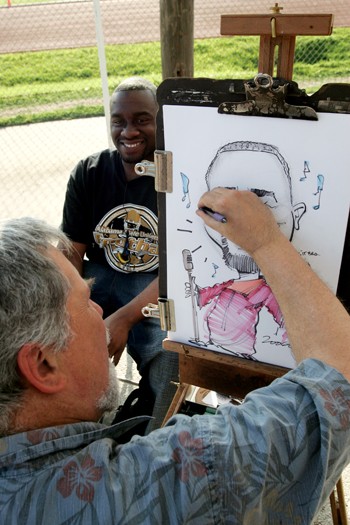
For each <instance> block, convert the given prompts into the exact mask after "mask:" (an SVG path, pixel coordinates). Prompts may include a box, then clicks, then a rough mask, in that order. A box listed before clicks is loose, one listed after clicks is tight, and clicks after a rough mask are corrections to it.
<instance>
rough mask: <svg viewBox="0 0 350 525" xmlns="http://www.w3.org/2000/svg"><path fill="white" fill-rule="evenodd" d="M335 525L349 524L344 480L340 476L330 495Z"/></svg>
mask: <svg viewBox="0 0 350 525" xmlns="http://www.w3.org/2000/svg"><path fill="white" fill-rule="evenodd" d="M329 499H330V504H331V511H332V519H333V525H348V518H347V513H346V506H345V498H344V488H343V481H342V479H341V478H340V479H339V481H338V483H337V484H336V486H335V488H334V490H333V492H332V493H331V495H330V497H329Z"/></svg>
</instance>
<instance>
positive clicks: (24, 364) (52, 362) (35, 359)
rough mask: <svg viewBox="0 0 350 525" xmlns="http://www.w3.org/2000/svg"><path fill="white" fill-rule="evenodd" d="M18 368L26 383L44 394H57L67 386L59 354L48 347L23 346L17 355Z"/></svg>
mask: <svg viewBox="0 0 350 525" xmlns="http://www.w3.org/2000/svg"><path fill="white" fill-rule="evenodd" d="M17 366H18V369H19V372H20V374H21V375H22V376H23V378H24V379H25V380H26V382H27V383H28V384H29V385H31V386H32V387H33V388H35V389H36V390H38V391H39V392H42V393H44V394H56V393H58V392H60V391H61V390H63V388H64V386H65V384H66V379H65V375H64V374H63V373H62V371H61V369H60V367H59V362H58V359H57V354H55V352H53V351H52V350H51V349H49V348H47V347H42V346H40V345H38V344H36V343H28V344H25V345H23V346H22V348H21V349H20V351H19V352H18V355H17Z"/></svg>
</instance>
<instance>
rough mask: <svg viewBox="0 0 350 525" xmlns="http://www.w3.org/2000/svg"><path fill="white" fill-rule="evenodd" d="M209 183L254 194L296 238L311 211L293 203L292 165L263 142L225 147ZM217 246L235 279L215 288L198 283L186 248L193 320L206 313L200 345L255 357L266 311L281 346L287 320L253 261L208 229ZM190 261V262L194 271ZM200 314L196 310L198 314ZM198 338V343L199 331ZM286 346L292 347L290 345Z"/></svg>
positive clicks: (210, 186)
mask: <svg viewBox="0 0 350 525" xmlns="http://www.w3.org/2000/svg"><path fill="white" fill-rule="evenodd" d="M205 180H206V184H207V188H208V190H211V189H213V188H215V187H226V188H232V189H239V190H249V191H252V192H254V193H255V194H256V195H257V196H258V197H259V198H260V199H261V200H262V201H263V202H264V203H265V204H266V205H267V206H269V207H270V208H271V210H272V212H273V214H274V215H275V218H276V220H277V223H278V225H279V227H280V228H281V230H282V231H283V232H284V233H285V235H286V236H287V237H288V238H289V239H290V240H291V239H292V237H293V232H294V230H298V229H299V222H300V219H301V217H302V216H303V215H304V213H305V211H306V206H305V203H303V202H300V203H297V204H293V195H292V185H291V177H290V170H289V166H288V164H287V162H286V160H285V159H284V157H283V156H282V155H281V153H280V152H279V150H278V148H277V147H275V146H273V145H271V144H265V143H261V142H252V141H237V142H231V143H228V144H225V145H224V146H223V147H221V148H220V149H219V150H218V151H217V153H216V155H215V157H214V159H213V160H212V162H211V163H210V165H209V168H208V170H207V173H206V175H205ZM205 229H206V233H207V235H208V236H209V238H210V240H211V242H212V244H213V246H214V247H215V249H216V250H217V251H218V253H219V254H220V258H221V259H222V260H223V261H224V264H225V265H226V267H227V268H229V269H230V271H231V272H232V278H231V279H229V280H227V281H225V282H222V283H215V284H214V285H212V284H211V285H206V283H200V284H198V283H197V282H196V280H195V279H196V278H195V276H194V275H193V272H194V271H195V269H194V267H193V262H192V258H191V252H190V251H189V250H183V256H184V267H185V269H187V271H188V277H189V281H190V282H189V285H187V286H186V297H190V296H191V299H192V313H193V318H194V319H196V322H197V324H198V320H197V308H198V309H199V310H202V309H204V316H203V322H204V326H203V334H201V336H200V339H201V344H205V345H209V344H211V345H214V346H217V347H218V348H221V349H223V350H225V351H227V352H230V353H232V354H234V355H237V356H239V357H245V358H249V359H254V357H253V356H254V353H255V352H256V350H255V342H256V334H257V328H258V324H259V319H260V313H261V311H262V309H263V308H266V309H267V311H268V313H269V314H270V315H271V316H272V317H273V319H274V321H275V323H276V325H277V330H278V329H281V330H280V332H282V344H283V343H284V342H285V341H286V334H285V329H284V321H283V317H282V315H281V312H280V309H279V306H278V303H277V301H276V299H275V297H274V295H273V294H272V291H271V289H270V287H269V286H268V285H267V283H266V281H265V279H264V276H263V275H262V274H261V273H260V270H259V268H258V267H257V265H256V264H255V262H254V260H253V259H252V257H250V256H249V255H248V254H247V253H246V252H244V251H243V250H241V249H240V248H239V247H238V246H236V245H235V244H233V243H232V242H230V241H229V240H228V239H226V238H225V237H223V236H222V235H221V234H219V233H218V232H216V231H215V230H213V229H211V228H208V227H205ZM184 252H186V262H187V265H188V260H189V259H190V260H191V268H190V272H189V269H188V266H187V268H186V264H185V255H184ZM194 310H196V311H194ZM194 335H195V340H198V327H197V329H196V333H195V334H194ZM286 344H287V343H286Z"/></svg>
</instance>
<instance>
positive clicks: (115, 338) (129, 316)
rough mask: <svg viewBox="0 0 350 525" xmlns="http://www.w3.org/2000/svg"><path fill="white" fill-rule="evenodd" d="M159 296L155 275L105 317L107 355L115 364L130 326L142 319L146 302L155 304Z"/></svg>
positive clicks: (126, 338) (125, 341)
mask: <svg viewBox="0 0 350 525" xmlns="http://www.w3.org/2000/svg"><path fill="white" fill-rule="evenodd" d="M158 297H159V283H158V277H156V278H155V279H154V280H153V281H152V282H151V283H150V284H149V285H148V286H147V287H146V288H145V289H144V290H143V291H142V292H141V293H140V294H139V295H137V296H136V297H135V298H134V299H133V300H132V301H130V302H129V303H128V304H126V305H125V306H123V307H122V308H119V310H117V311H116V312H114V313H113V314H112V315H110V316H109V317H107V318H106V319H105V324H106V326H107V327H108V328H109V331H110V335H111V342H110V344H109V347H108V349H109V355H110V356H111V357H113V360H114V364H117V363H118V361H119V359H120V356H121V354H122V352H123V350H124V348H125V345H126V343H127V340H128V335H129V332H130V330H131V328H132V327H133V326H134V325H135V324H137V323H138V322H140V321H142V320H143V319H144V316H143V314H142V312H141V310H142V308H143V307H144V306H147V305H148V303H154V304H157V302H158Z"/></svg>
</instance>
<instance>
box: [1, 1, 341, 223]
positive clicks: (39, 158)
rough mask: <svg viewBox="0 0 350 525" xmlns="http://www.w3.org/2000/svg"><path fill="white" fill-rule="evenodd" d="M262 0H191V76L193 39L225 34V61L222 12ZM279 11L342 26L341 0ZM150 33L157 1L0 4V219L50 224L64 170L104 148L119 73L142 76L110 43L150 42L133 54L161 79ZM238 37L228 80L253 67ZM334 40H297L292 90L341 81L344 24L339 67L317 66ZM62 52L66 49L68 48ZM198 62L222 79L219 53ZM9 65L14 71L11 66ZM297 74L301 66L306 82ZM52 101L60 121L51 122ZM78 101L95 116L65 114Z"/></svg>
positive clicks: (230, 42) (254, 57)
mask: <svg viewBox="0 0 350 525" xmlns="http://www.w3.org/2000/svg"><path fill="white" fill-rule="evenodd" d="M271 4H273V3H272V2H263V1H262V0H244V1H243V0H240V1H239V0H217V1H216V2H213V1H212V0H195V4H194V5H195V19H194V36H195V39H196V40H195V43H196V45H195V55H194V63H195V72H194V74H195V76H202V74H201V73H202V72H201V71H200V70H199V69H198V68H196V50H197V52H198V53H199V49H200V50H201V53H202V55H203V49H204V50H205V49H206V48H205V47H204V46H205V41H204V40H199V39H214V38H215V39H226V43H227V50H228V52H229V53H230V57H231V56H232V61H234V59H235V46H236V45H237V42H238V38H242V37H234V36H232V37H220V16H221V15H222V14H249V13H256V14H264V13H265V14H266V13H268V12H270V11H269V10H270V8H271ZM281 7H283V10H282V13H284V14H288V13H295V14H303V13H304V12H305V11H306V10H307V14H311V13H333V14H334V28H335V31H347V29H342V28H348V27H350V0H338V1H336V0H332V1H331V0H328V1H327V0H310V1H309V2H308V5H307V8H305V2H304V1H302V0H288V1H286V2H285V3H283V4H282V5H281ZM159 38H160V30H159V0H147V1H146V2H145V1H144V0H132V1H131V0H74V1H72V0H62V1H60V2H57V1H53V0H46V1H45V2H43V1H40V0H39V1H37V0H1V3H0V64H1V66H0V123H1V121H2V119H4V121H3V122H5V124H3V125H2V127H0V182H1V189H2V197H3V199H2V206H1V217H2V218H3V217H9V216H20V215H33V216H37V217H40V218H43V219H45V220H48V221H49V222H51V223H53V224H55V225H58V224H59V223H60V218H61V209H62V204H63V200H64V192H65V187H66V183H67V180H68V176H69V173H70V171H71V169H72V168H73V166H74V165H75V164H76V163H77V162H78V161H79V160H80V159H81V158H82V157H85V156H87V155H89V154H90V153H92V152H95V151H98V150H99V149H102V148H105V147H108V146H110V142H109V133H108V122H107V119H105V118H104V117H103V116H100V115H103V107H106V105H107V101H108V97H109V93H111V92H112V91H113V89H114V87H115V85H116V84H117V83H118V81H119V80H120V79H121V78H125V77H127V76H130V75H135V74H136V75H144V76H146V75H145V72H144V70H143V69H142V67H141V66H140V65H139V64H138V62H139V61H138V60H137V57H136V59H134V61H133V63H132V65H131V66H130V65H129V66H128V67H126V65H125V62H126V60H127V58H128V56H127V53H128V50H129V51H130V49H131V48H130V47H129V48H128V47H125V46H120V44H129V45H131V46H132V45H133V44H135V43H147V42H153V43H154V42H156V43H158V45H157V46H156V47H155V46H154V45H153V47H150V48H148V47H147V45H148V44H145V46H146V47H142V50H140V53H141V52H142V53H143V54H146V58H147V63H148V65H149V66H150V68H151V69H152V78H151V80H153V81H155V82H156V83H157V82H160V80H161V61H160V45H159ZM247 38H251V39H252V42H254V44H253V48H252V49H253V51H252V52H251V57H250V58H251V59H250V60H249V68H248V61H247V71H245V70H243V71H241V72H240V76H236V77H234V76H233V77H234V78H251V71H255V72H257V65H258V53H259V50H258V49H259V39H258V37H247ZM334 45H335V44H334V39H333V38H332V37H316V38H313V40H312V42H311V41H310V37H300V38H297V46H296V60H297V61H298V64H299V63H300V64H301V65H302V67H300V68H299V69H295V74H294V80H295V81H296V82H298V83H299V86H300V87H304V85H305V86H307V85H308V84H311V85H313V86H316V87H317V86H320V85H322V84H323V83H326V82H336V81H338V82H349V79H350V71H349V69H350V68H348V69H347V66H346V60H345V59H347V57H348V56H349V55H350V53H349V52H350V30H349V33H348V38H347V40H346V39H345V44H344V45H343V46H342V47H339V59H340V60H339V61H340V62H343V63H344V64H345V65H344V67H343V68H340V70H339V71H335V69H334V68H332V67H330V66H331V64H329V63H328V62H327V60H328V58H327V57H328V51H329V49H330V48H332V46H333V47H334ZM69 50H71V51H72V50H74V53H75V54H74V55H72V54H68V53H70V51H69ZM149 50H152V52H151V51H149ZM41 51H47V52H48V53H50V60H49V67H48V66H47V63H46V62H45V64H44V63H42V62H41V55H40V53H39V52H41ZM125 53H126V54H125ZM204 54H205V52H204ZM341 54H343V55H344V56H342V55H341ZM10 59H11V60H10ZM207 59H208V61H210V60H211V61H213V62H214V64H215V65H214V69H215V72H214V74H213V76H214V77H216V78H222V76H221V72H222V71H223V70H224V68H223V64H222V61H223V60H224V59H225V60H226V62H227V57H220V56H215V57H213V56H211V55H210V52H209V51H208V52H207ZM144 60H145V57H144V56H143V62H144ZM62 61H66V62H69V64H67V70H66V72H65V77H64V78H63V79H61V81H60V83H59V84H57V86H54V88H52V85H50V81H51V77H52V74H53V72H55V70H56V69H58V67H59V65H60V64H61V63H62ZM104 61H105V62H104ZM140 62H141V60H140ZM14 63H15V64H16V68H18V69H16V72H14V71H13V70H12V64H14ZM347 63H349V62H347ZM68 66H69V67H68ZM92 66H94V67H95V68H98V67H99V68H100V72H101V78H91V67H92ZM303 68H304V69H303ZM321 68H323V70H322V75H320V78H318V75H319V73H321V71H320V70H321ZM327 68H329V71H330V74H329V76H327ZM305 70H306V71H310V77H309V78H308V77H307V75H305ZM335 73H336V74H335ZM22 75H23V76H26V77H28V78H29V79H30V81H29V83H27V84H25V85H23V86H22V85H21V84H20V83H19V82H18V80H19V78H18V77H21V76H22ZM298 75H301V77H302V78H301V77H300V78H298ZM15 77H16V78H15ZM101 79H102V82H101ZM77 86H78V87H77ZM103 86H104V87H105V89H104V88H103ZM49 88H50V89H49ZM73 92H74V95H73ZM58 107H59V108H61V109H62V111H64V112H65V113H63V117H65V118H64V119H63V120H60V121H54V120H53V119H54V118H55V117H54V114H55V111H57V108H58ZM84 107H89V108H92V110H91V114H92V115H99V116H96V117H93V118H88V119H87V118H86V119H82V118H74V116H75V115H79V114H80V110H81V108H84ZM43 114H44V115H45V116H44V117H43V118H42V119H43V120H46V121H49V122H40V123H36V124H26V125H12V124H13V123H15V122H16V118H20V117H23V115H28V116H29V117H30V116H33V115H34V116H35V117H36V120H40V115H43ZM61 118H62V115H61ZM6 119H8V120H6ZM11 119H13V120H11ZM34 120H35V119H34ZM29 121H30V120H29ZM6 122H8V123H7V124H6Z"/></svg>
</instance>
